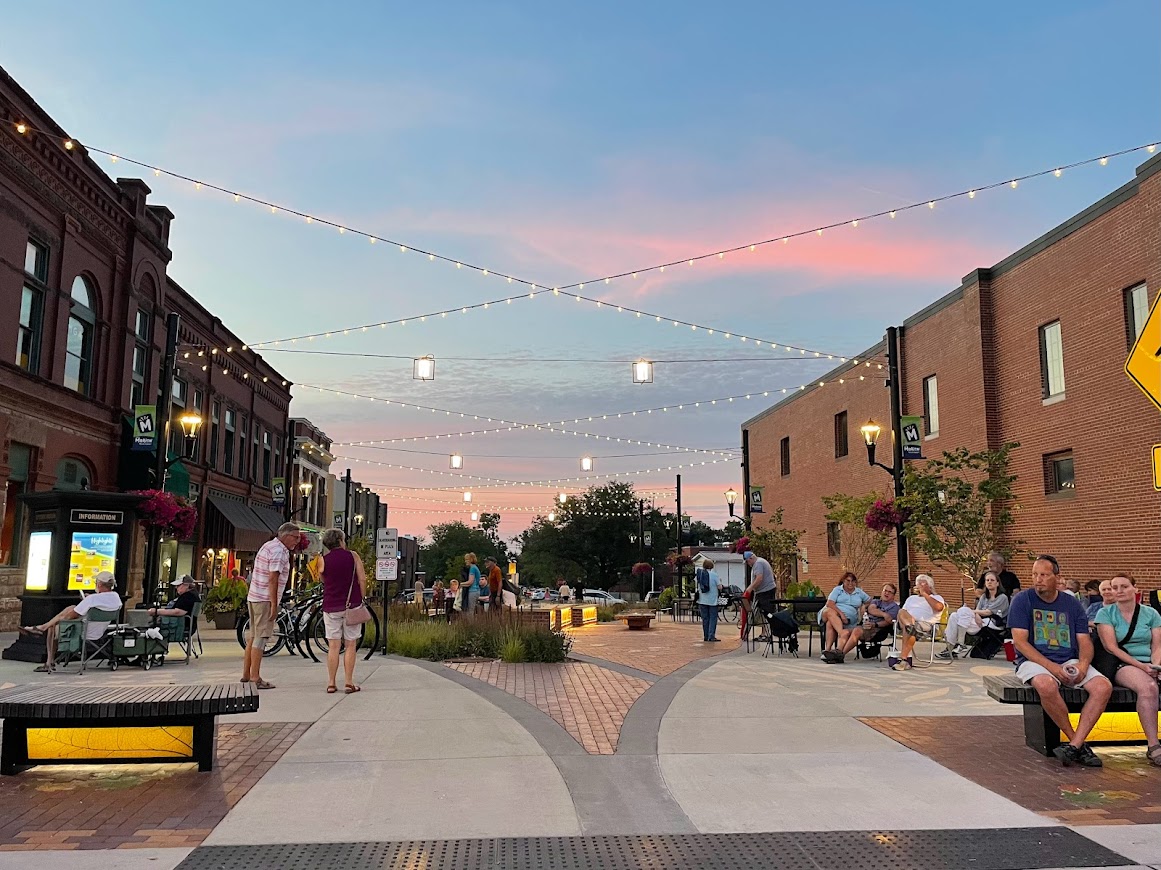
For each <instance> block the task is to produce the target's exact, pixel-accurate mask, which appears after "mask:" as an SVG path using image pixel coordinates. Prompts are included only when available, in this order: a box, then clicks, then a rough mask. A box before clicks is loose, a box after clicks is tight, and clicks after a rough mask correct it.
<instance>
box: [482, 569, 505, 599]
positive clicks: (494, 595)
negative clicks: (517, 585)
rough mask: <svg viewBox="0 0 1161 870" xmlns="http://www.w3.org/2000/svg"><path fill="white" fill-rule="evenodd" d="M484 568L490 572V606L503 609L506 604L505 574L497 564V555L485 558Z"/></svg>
mask: <svg viewBox="0 0 1161 870" xmlns="http://www.w3.org/2000/svg"><path fill="white" fill-rule="evenodd" d="M484 568H485V569H486V570H487V572H488V601H490V602H491V604H490V605H489V606H490V607H492V608H494V609H496V610H501V609H502V608H503V605H504V598H503V594H504V574H503V572H502V571H501V570H500V566H499V565H497V564H496V557H495V556H488V557H487V558H485V559H484Z"/></svg>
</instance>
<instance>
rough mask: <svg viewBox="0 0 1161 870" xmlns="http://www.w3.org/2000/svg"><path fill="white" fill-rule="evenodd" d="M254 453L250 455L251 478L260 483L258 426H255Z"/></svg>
mask: <svg viewBox="0 0 1161 870" xmlns="http://www.w3.org/2000/svg"><path fill="white" fill-rule="evenodd" d="M253 445H254V451H253V453H251V454H250V476H251V478H253V480H254V482H255V483H257V482H258V424H257V423H255V424H254V442H253Z"/></svg>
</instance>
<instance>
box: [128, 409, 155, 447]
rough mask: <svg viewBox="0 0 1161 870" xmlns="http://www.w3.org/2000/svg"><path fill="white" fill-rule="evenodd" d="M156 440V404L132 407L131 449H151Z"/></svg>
mask: <svg viewBox="0 0 1161 870" xmlns="http://www.w3.org/2000/svg"><path fill="white" fill-rule="evenodd" d="M156 441H157V406H155V405H136V406H135V407H134V408H133V450H141V451H144V450H152V449H153V445H154V443H155V442H156Z"/></svg>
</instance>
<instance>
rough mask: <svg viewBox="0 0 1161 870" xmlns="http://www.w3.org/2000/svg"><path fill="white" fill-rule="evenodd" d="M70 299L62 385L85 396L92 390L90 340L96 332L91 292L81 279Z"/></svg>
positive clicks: (75, 285) (83, 278)
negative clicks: (70, 305)
mask: <svg viewBox="0 0 1161 870" xmlns="http://www.w3.org/2000/svg"><path fill="white" fill-rule="evenodd" d="M72 298H73V301H72V307H71V309H70V311H69V327H68V339H67V342H66V344H65V373H64V385H65V386H66V387H68V388H69V389H70V390H76V391H77V392H78V393H80V394H81V395H84V396H87V395H89V394H90V393H91V392H92V390H93V337H94V333H95V332H96V330H97V315H96V312H95V311H94V308H95V307H96V302H95V300H94V298H93V288H92V286H91V285H90V284H89V281H88V279H87V278H85V277H84V276H82V275H78V276H77V277H76V279H75V280H74V281H73V289H72Z"/></svg>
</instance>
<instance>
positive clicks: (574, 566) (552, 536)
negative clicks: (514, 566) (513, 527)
mask: <svg viewBox="0 0 1161 870" xmlns="http://www.w3.org/2000/svg"><path fill="white" fill-rule="evenodd" d="M516 542H517V543H518V544H519V546H520V560H519V566H520V582H521V583H524V584H525V585H528V586H554V585H555V584H556V580H557V579H558V578H559V579H563V580H567V581H568V582H569V584H570V585H573V584H577V583H583V582H584V577H585V572H584V568H582V567H581V566H580V565H579V564H578V563H577V562H574V561H573V560H572V559H571V558H570V557H569V556H567V555H565V553H564V543H563V536H562V533H561V527H560V526H559V525H557V524H556V523H555V522H549V521H548V520H547V519H545V518H544V517H537V518H536V520H535V521H534V522H533V523H532V525H530V526H529V527H528V528H527V529H525V530H524V532H522V533H521V534H520V535H518V536H517V539H516Z"/></svg>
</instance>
